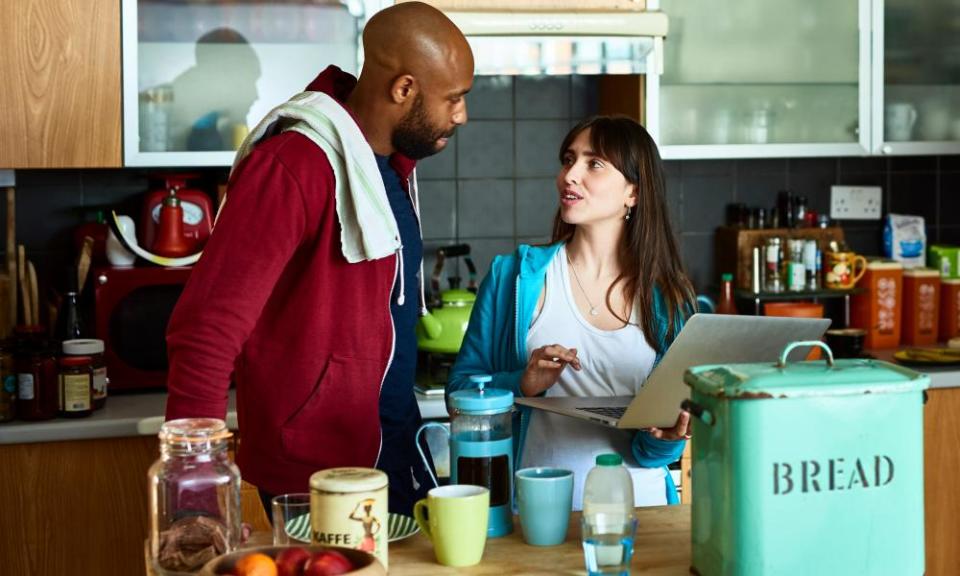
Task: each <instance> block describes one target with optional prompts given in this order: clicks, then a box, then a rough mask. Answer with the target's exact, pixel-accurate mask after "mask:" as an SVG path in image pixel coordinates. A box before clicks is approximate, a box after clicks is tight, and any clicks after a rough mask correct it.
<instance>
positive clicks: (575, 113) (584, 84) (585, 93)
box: [570, 74, 600, 121]
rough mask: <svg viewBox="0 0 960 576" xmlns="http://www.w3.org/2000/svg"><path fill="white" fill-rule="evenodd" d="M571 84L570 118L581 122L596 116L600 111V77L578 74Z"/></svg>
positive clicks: (572, 78) (573, 77)
mask: <svg viewBox="0 0 960 576" xmlns="http://www.w3.org/2000/svg"><path fill="white" fill-rule="evenodd" d="M570 82H571V84H570V117H571V118H573V119H574V120H577V121H580V120H583V119H584V118H587V117H589V116H593V115H594V114H596V113H597V111H598V110H599V109H600V104H599V102H598V101H597V100H598V94H599V83H600V80H599V77H598V76H584V75H582V74H577V75H576V76H572V77H571V80H570Z"/></svg>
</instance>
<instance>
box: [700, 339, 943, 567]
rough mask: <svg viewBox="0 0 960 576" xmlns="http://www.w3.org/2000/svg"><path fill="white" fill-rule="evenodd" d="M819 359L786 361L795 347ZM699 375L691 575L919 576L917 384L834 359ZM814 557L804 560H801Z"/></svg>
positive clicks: (874, 365)
mask: <svg viewBox="0 0 960 576" xmlns="http://www.w3.org/2000/svg"><path fill="white" fill-rule="evenodd" d="M812 345H816V346H820V347H822V348H824V349H825V350H826V352H827V356H828V358H827V360H826V361H816V362H796V363H787V362H786V358H787V355H788V354H789V352H790V351H791V350H792V349H793V348H794V347H796V346H812ZM829 350H830V349H829V348H828V347H826V345H824V344H823V343H821V342H802V343H794V344H791V345H789V346H788V347H787V348H786V349H785V350H784V352H783V354H782V355H781V358H780V362H777V363H774V362H770V363H765V364H730V365H713V366H698V367H695V368H691V369H690V370H688V371H687V372H686V374H685V375H684V380H685V381H686V383H687V384H688V385H689V386H690V387H691V388H692V389H693V394H692V402H690V403H688V405H687V406H688V407H689V408H690V409H691V411H692V412H693V413H694V414H695V415H699V418H698V419H695V420H694V423H693V436H694V438H696V441H695V442H694V444H693V470H694V473H693V475H692V481H693V492H694V493H695V494H696V497H695V498H694V499H693V510H692V518H693V527H692V539H693V568H694V570H695V571H696V572H697V573H699V574H738V575H740V574H890V575H906V574H915V575H919V574H922V573H923V571H924V534H923V527H924V525H923V444H922V442H923V390H924V389H925V388H927V387H928V386H929V383H930V379H929V377H928V376H926V375H922V374H919V373H917V372H913V371H911V370H908V369H906V368H903V367H900V366H896V365H893V364H889V363H886V362H880V361H876V360H862V359H849V360H837V361H834V360H833V356H832V354H830V352H829ZM813 552H815V553H813Z"/></svg>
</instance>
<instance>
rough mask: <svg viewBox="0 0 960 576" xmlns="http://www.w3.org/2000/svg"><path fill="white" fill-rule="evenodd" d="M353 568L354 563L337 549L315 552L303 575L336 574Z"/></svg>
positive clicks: (328, 575)
mask: <svg viewBox="0 0 960 576" xmlns="http://www.w3.org/2000/svg"><path fill="white" fill-rule="evenodd" d="M351 570H353V564H351V563H350V560H348V559H347V557H346V556H344V555H343V554H341V553H339V552H337V551H336V550H321V551H319V552H314V554H313V556H311V557H310V560H309V561H308V562H307V566H306V568H305V569H304V571H303V576H336V575H338V574H346V573H347V572H350V571H351Z"/></svg>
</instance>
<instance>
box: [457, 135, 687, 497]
mask: <svg viewBox="0 0 960 576" xmlns="http://www.w3.org/2000/svg"><path fill="white" fill-rule="evenodd" d="M556 185H557V194H558V195H559V198H558V200H559V208H558V210H557V214H556V216H555V218H554V228H553V239H552V242H551V243H550V244H549V245H547V246H526V245H521V246H520V247H519V248H518V250H517V252H516V253H515V254H512V255H509V256H498V257H497V258H496V259H494V261H493V264H492V265H491V268H490V272H489V274H488V275H487V277H486V278H485V279H484V282H483V284H482V285H481V287H480V292H479V294H478V296H477V302H476V304H475V305H474V310H473V314H472V316H471V318H470V325H469V328H468V329H467V334H466V336H465V338H464V341H463V345H462V347H461V350H460V354H459V356H458V357H457V361H456V364H455V365H454V367H453V370H452V372H451V376H450V382H449V383H448V391H453V390H458V389H463V388H467V387H469V386H470V383H469V376H470V375H472V374H491V375H493V382H492V385H493V386H495V387H499V388H506V389H509V390H512V391H513V392H514V394H516V395H518V396H536V395H542V394H546V395H547V396H627V395H634V394H636V392H637V391H638V390H639V389H640V387H641V386H642V385H643V382H644V381H645V380H646V378H647V376H648V375H649V374H650V372H651V370H652V369H653V367H654V366H655V365H656V364H657V362H659V361H660V358H662V357H663V354H664V352H666V349H667V347H668V346H669V345H670V343H671V342H672V341H673V339H674V338H675V337H676V335H677V333H678V332H679V331H680V328H681V327H682V325H683V322H684V320H685V319H686V318H687V316H689V314H690V313H692V311H693V309H694V304H695V295H694V292H693V288H692V287H691V285H690V282H689V281H688V280H687V277H686V275H685V274H684V272H683V266H682V264H681V261H680V254H679V252H678V250H677V242H676V239H675V237H674V235H673V232H672V230H671V226H670V219H669V214H668V212H667V205H666V201H665V198H664V195H665V186H664V176H663V166H662V164H661V161H660V155H659V153H658V151H657V147H656V144H655V143H654V142H653V139H652V138H651V137H650V135H649V134H648V133H647V131H646V130H645V129H644V128H643V127H642V126H641V125H640V124H638V123H636V122H635V121H633V120H631V119H629V118H626V117H609V116H597V117H593V118H590V119H588V120H585V121H583V122H581V123H580V124H578V125H577V126H575V127H574V128H573V129H572V130H571V131H570V133H569V134H567V136H566V138H565V139H564V141H563V144H562V145H561V147H560V170H559V172H558V174H557V180H556ZM688 425H689V415H688V414H687V413H685V412H680V413H679V414H678V418H677V422H676V425H675V426H674V427H673V428H669V429H649V430H643V431H639V432H636V433H632V434H631V433H629V432H626V431H623V430H616V429H612V428H606V427H602V426H597V425H595V424H591V423H589V422H586V421H582V420H576V419H571V418H568V417H566V416H561V415H556V414H552V413H548V412H545V411H540V410H538V411H533V412H531V411H530V410H528V409H522V410H521V411H520V427H519V432H517V429H516V428H515V432H517V433H516V434H515V439H516V453H515V458H514V462H516V463H517V467H518V468H519V467H527V466H555V467H562V468H569V469H572V470H574V472H575V480H574V506H575V507H579V506H580V502H581V494H582V490H583V482H584V480H585V479H586V473H587V471H588V470H589V469H590V468H591V467H592V466H593V462H594V457H595V456H596V455H597V454H599V453H604V452H617V453H619V454H621V455H622V456H623V457H624V461H625V463H626V464H627V466H628V468H629V469H630V472H631V475H632V476H633V479H634V494H635V499H636V501H637V504H638V505H645V504H646V505H654V504H666V503H674V502H676V501H677V496H676V488H675V486H674V484H673V482H672V480H671V479H670V475H669V474H668V473H667V470H666V465H667V464H669V463H671V462H674V461H676V460H677V459H678V458H679V456H680V454H681V452H682V451H683V447H684V439H685V438H686V437H687V430H688Z"/></svg>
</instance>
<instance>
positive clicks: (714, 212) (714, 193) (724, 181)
mask: <svg viewBox="0 0 960 576" xmlns="http://www.w3.org/2000/svg"><path fill="white" fill-rule="evenodd" d="M733 188H734V187H733V176H690V177H687V176H684V179H683V231H684V232H699V233H704V234H707V233H709V234H713V231H714V230H715V229H716V227H717V226H720V225H721V224H722V223H723V219H724V210H725V209H726V205H727V204H728V203H730V202H732V201H733Z"/></svg>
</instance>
